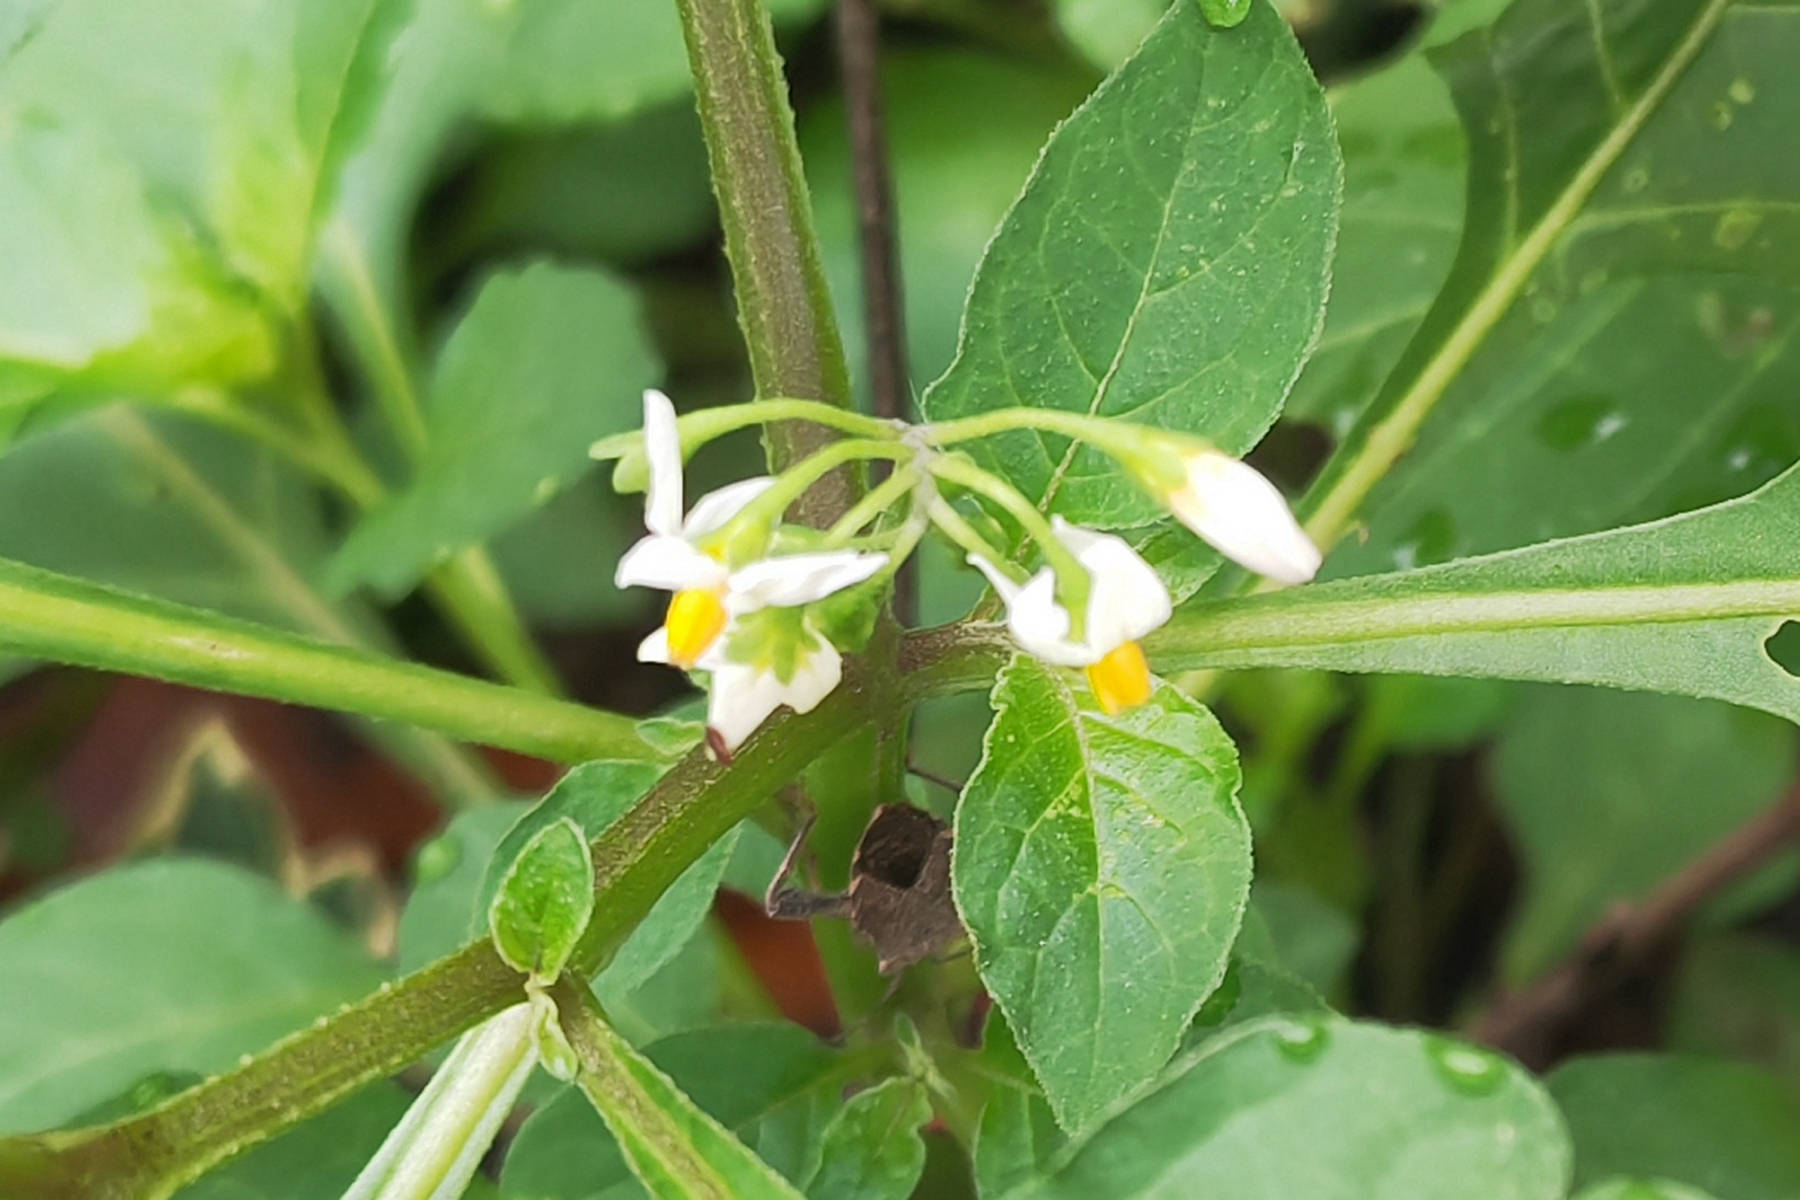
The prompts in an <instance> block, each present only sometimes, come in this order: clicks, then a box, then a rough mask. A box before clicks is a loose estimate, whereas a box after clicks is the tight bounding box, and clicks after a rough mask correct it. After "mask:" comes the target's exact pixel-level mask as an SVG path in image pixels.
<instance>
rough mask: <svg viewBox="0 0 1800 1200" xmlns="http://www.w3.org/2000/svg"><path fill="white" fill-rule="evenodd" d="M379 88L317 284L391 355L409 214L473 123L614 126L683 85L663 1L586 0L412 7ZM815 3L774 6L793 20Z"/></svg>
mask: <svg viewBox="0 0 1800 1200" xmlns="http://www.w3.org/2000/svg"><path fill="white" fill-rule="evenodd" d="M410 7H411V11H410V13H409V20H408V21H407V23H406V25H405V26H404V28H403V29H401V30H400V32H399V34H398V36H397V37H396V38H395V39H394V42H393V53H392V56H391V59H390V60H389V61H388V62H386V63H383V64H382V66H383V67H384V68H385V69H384V70H382V71H381V72H380V74H379V79H378V87H376V88H375V90H374V94H373V95H371V96H370V97H368V98H367V101H366V106H367V111H366V114H365V116H364V119H363V120H362V121H361V122H359V124H358V127H357V128H356V129H355V130H354V136H353V137H351V138H350V139H349V141H348V143H347V145H346V146H345V149H344V162H343V169H342V174H341V179H340V181H339V186H338V188H337V192H336V196H335V203H334V204H333V205H332V207H331V209H330V212H329V215H328V216H327V217H326V219H325V222H324V229H323V234H322V244H321V247H320V260H321V261H320V270H321V276H320V283H321V285H322V287H323V288H324V290H325V292H326V294H327V296H328V297H329V298H330V299H331V301H332V303H333V305H334V306H335V307H336V308H337V310H338V311H339V313H340V314H348V315H349V317H350V319H351V321H352V322H354V323H355V325H356V326H357V329H358V334H357V336H358V337H359V339H371V340H372V343H380V342H381V341H382V340H383V338H384V337H385V338H386V339H387V340H386V344H385V345H382V344H372V345H371V349H372V351H373V352H374V353H376V354H378V355H385V354H390V353H392V352H393V351H394V350H395V347H394V346H393V340H394V339H393V334H392V332H391V331H385V332H384V331H383V330H381V328H380V327H381V326H382V324H383V323H384V322H385V320H386V318H385V316H384V315H383V314H385V313H392V312H395V311H399V309H400V307H401V306H400V300H401V296H402V287H401V274H402V272H401V265H402V259H403V257H404V255H405V251H406V246H407V236H406V235H407V230H408V228H409V225H410V219H411V216H412V212H413V208H414V206H415V204H416V203H417V201H418V199H419V197H420V195H421V194H422V193H423V191H424V190H425V186H426V184H427V183H428V182H429V180H430V177H431V175H432V172H433V171H434V170H435V169H437V168H438V167H439V166H440V165H441V164H442V162H443V161H444V159H445V157H446V151H447V150H448V149H449V148H450V147H451V146H452V145H453V144H454V142H455V138H456V135H457V134H458V132H459V131H460V130H461V129H462V127H463V126H464V125H465V124H466V123H467V122H469V121H470V120H471V119H473V118H479V119H481V120H483V121H498V122H501V123H503V124H507V125H526V126H529V127H541V126H546V125H558V124H568V123H571V122H587V121H613V120H619V119H622V118H624V117H627V116H630V115H633V114H636V113H638V112H641V111H642V110H644V109H647V108H649V107H652V106H655V105H659V104H665V103H668V102H670V101H675V100H679V99H680V98H681V97H682V96H684V95H686V94H687V92H688V89H689V86H690V85H689V82H688V65H687V53H686V49H685V47H684V45H683V42H682V37H681V25H680V21H679V19H678V17H677V14H676V12H675V11H674V9H673V8H671V7H670V6H669V5H665V4H603V5H596V4H593V3H590V2H589V0H534V2H533V3H529V4H493V3H490V2H489V0H412V3H411V6H410ZM821 7H822V4H821V0H777V2H776V3H774V4H771V5H770V9H771V13H772V15H773V16H774V18H775V19H776V20H777V21H778V22H780V23H782V24H784V25H792V24H798V23H799V22H801V21H804V20H806V19H809V18H810V17H812V16H813V15H816V14H817V13H818V11H819V10H820V8H821Z"/></svg>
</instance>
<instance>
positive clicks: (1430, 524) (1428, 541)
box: [1394, 508, 1457, 570]
mask: <svg viewBox="0 0 1800 1200" xmlns="http://www.w3.org/2000/svg"><path fill="white" fill-rule="evenodd" d="M1456 546H1457V537H1456V519H1455V518H1454V517H1452V516H1451V515H1450V510H1449V509H1445V508H1434V509H1431V510H1430V511H1428V512H1424V513H1421V514H1420V515H1419V518H1418V519H1417V520H1416V521H1414V522H1413V523H1412V527H1411V528H1409V529H1408V530H1407V531H1406V537H1405V538H1404V539H1403V540H1402V542H1401V545H1400V548H1399V549H1398V550H1396V551H1395V552H1394V560H1395V562H1396V563H1397V564H1398V565H1399V566H1400V567H1401V569H1403V570H1411V569H1412V568H1413V567H1424V566H1430V565H1431V564H1432V563H1440V562H1446V561H1448V560H1450V559H1452V558H1455V557H1456ZM1402 552H1404V557H1405V561H1404V562H1401V561H1400V560H1401V557H1402Z"/></svg>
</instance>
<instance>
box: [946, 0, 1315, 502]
mask: <svg viewBox="0 0 1800 1200" xmlns="http://www.w3.org/2000/svg"><path fill="white" fill-rule="evenodd" d="M1338 167H1339V164H1338V157H1337V152H1336V146H1335V143H1334V141H1333V139H1332V136H1331V128H1330V117H1329V114H1328V113H1327V112H1326V109H1325V103H1324V97H1323V95H1322V94H1321V93H1320V91H1319V88H1318V85H1317V84H1316V83H1315V82H1314V81H1313V78H1312V75H1311V73H1310V71H1309V70H1308V69H1307V66H1306V63H1305V60H1304V59H1303V58H1302V57H1301V55H1300V52H1299V49H1298V48H1297V47H1296V46H1295V44H1294V40H1293V35H1292V34H1291V33H1290V32H1289V31H1288V30H1287V28H1286V26H1285V25H1284V24H1283V23H1282V21H1281V18H1280V17H1279V16H1278V15H1277V14H1276V13H1275V12H1274V11H1273V10H1272V9H1270V8H1269V7H1268V6H1267V5H1259V6H1257V11H1256V12H1254V13H1252V14H1251V17H1250V19H1249V20H1248V21H1246V22H1245V24H1244V25H1243V26H1242V27H1241V28H1238V29H1235V30H1231V31H1228V32H1221V31H1215V30H1213V29H1212V28H1211V27H1210V26H1209V25H1208V24H1207V22H1206V20H1205V19H1204V18H1203V17H1202V16H1201V14H1200V12H1199V9H1198V7H1197V6H1196V5H1194V4H1191V3H1183V4H1178V5H1176V6H1175V7H1174V8H1172V9H1171V10H1170V13H1169V15H1168V16H1167V17H1165V18H1164V19H1163V21H1162V23H1161V24H1160V25H1158V26H1157V29H1156V31H1155V32H1154V33H1153V34H1152V35H1151V37H1150V38H1149V39H1148V40H1147V41H1146V42H1145V43H1144V45H1143V47H1142V48H1141V49H1140V50H1139V51H1138V53H1137V54H1136V55H1135V56H1134V57H1133V58H1132V59H1131V60H1130V61H1129V62H1128V63H1126V64H1125V65H1124V66H1123V67H1121V68H1120V70H1119V72H1118V73H1117V74H1115V75H1114V76H1113V77H1112V78H1111V79H1109V80H1108V81H1107V82H1106V83H1105V84H1103V85H1102V86H1101V87H1100V89H1099V90H1098V91H1096V92H1095V93H1094V95H1093V97H1092V98H1091V99H1090V100H1089V101H1088V102H1087V103H1086V104H1084V105H1083V106H1082V107H1081V108H1080V109H1078V110H1077V111H1076V113H1075V115H1074V116H1072V117H1071V118H1070V119H1069V120H1068V121H1067V122H1066V123H1065V124H1064V125H1063V126H1062V127H1061V128H1060V129H1058V130H1057V132H1056V134H1055V136H1053V137H1052V138H1051V140H1050V143H1049V144H1048V146H1046V147H1045V151H1044V156H1043V158H1042V159H1041V161H1040V162H1039V164H1038V167H1037V170H1036V171H1035V172H1034V173H1033V175H1032V178H1031V181H1030V182H1029V183H1028V184H1026V187H1025V191H1024V192H1023V194H1022V195H1021V196H1020V198H1019V200H1018V202H1017V203H1016V204H1015V206H1014V207H1013V209H1012V211H1011V212H1010V213H1009V214H1008V216H1007V219H1006V221H1005V222H1004V223H1003V224H1002V225H1001V227H1000V230H999V232H998V233H997V234H996V235H995V238H994V240H993V242H992V243H991V244H990V245H989V247H988V250H987V254H986V256H985V257H984V259H983V260H982V264H981V269H980V271H979V272H978V274H977V275H976V279H975V284H974V288H973V290H972V291H971V292H970V296H969V303H968V306H967V308H966V310H965V312H964V316H963V331H962V340H961V346H960V349H959V351H958V354H957V358H956V361H955V362H954V363H953V364H952V365H951V367H950V369H949V370H948V371H947V372H945V374H944V375H943V377H942V378H940V379H939V380H938V381H937V382H936V383H934V384H933V385H932V386H931V387H930V389H929V390H928V391H927V392H926V393H925V396H924V398H923V400H922V405H923V407H924V410H925V412H926V414H927V415H928V416H929V417H931V418H932V419H941V418H948V417H956V416H963V415H967V414H970V413H976V412H981V411H984V410H987V409H992V408H997V407H1002V406H1007V405H1015V404H1025V405H1032V406H1035V407H1045V408H1057V409H1067V410H1071V411H1077V412H1083V413H1090V412H1091V413H1098V414H1101V415H1105V416H1129V417H1131V418H1132V419H1134V420H1138V421H1144V422H1147V423H1150V424H1154V425H1162V426H1169V427H1174V428H1179V429H1183V430H1186V431H1188V432H1190V433H1195V434H1199V435H1201V436H1204V437H1207V438H1210V439H1212V440H1213V441H1214V442H1216V443H1218V444H1219V445H1220V446H1222V447H1223V448H1225V449H1226V450H1228V451H1231V452H1233V453H1239V452H1242V451H1244V450H1246V449H1248V448H1249V447H1250V446H1251V445H1253V444H1254V443H1255V442H1256V440H1257V439H1258V438H1259V437H1261V436H1262V434H1263V432H1264V431H1265V430H1266V429H1267V428H1268V427H1269V425H1270V424H1271V423H1272V422H1273V421H1274V419H1275V416H1276V414H1277V413H1278V412H1279V411H1280V408H1281V402H1282V400H1283V398H1284V397H1285V396H1286V394H1287V391H1288V388H1289V386H1290V385H1291V384H1292V382H1293V379H1294V377H1295V376H1296V375H1297V374H1298V372H1299V369H1300V364H1301V362H1302V361H1303V360H1304V359H1305V357H1306V354H1307V352H1308V351H1309V350H1310V349H1311V348H1312V344H1313V341H1314V340H1315V338H1316V336H1317V333H1318V327H1319V321H1320V318H1321V313H1322V310H1323V306H1324V299H1325V288H1326V277H1327V267H1328V264H1329V258H1330V249H1331V242H1332V237H1333V234H1334V230H1335V227H1336V210H1337V197H1338V173H1339V171H1338ZM977 450H978V453H979V455H980V457H981V458H982V465H983V466H986V467H988V468H990V469H993V470H995V471H997V472H998V473H1000V474H1001V475H1003V476H1005V477H1006V478H1007V479H1009V480H1010V481H1011V482H1012V483H1013V484H1015V485H1017V486H1018V487H1019V488H1020V489H1022V490H1023V491H1024V492H1025V493H1026V494H1027V495H1028V496H1030V497H1032V498H1033V499H1034V500H1038V501H1040V502H1042V503H1043V504H1044V505H1045V506H1047V507H1049V508H1052V509H1054V510H1055V511H1057V512H1059V513H1061V514H1062V515H1064V516H1066V517H1068V518H1069V519H1070V520H1072V521H1076V522H1079V523H1084V524H1093V525H1100V526H1104V527H1110V528H1120V527H1129V526H1134V525H1143V524H1146V523H1148V522H1150V521H1153V520H1155V519H1157V518H1158V517H1160V516H1161V515H1162V513H1161V510H1160V509H1159V508H1158V506H1157V505H1155V504H1154V503H1153V502H1152V501H1151V500H1150V499H1149V498H1148V497H1146V496H1144V495H1143V494H1142V493H1141V492H1139V491H1138V490H1137V489H1136V488H1135V487H1134V486H1133V485H1132V484H1131V483H1130V482H1128V481H1127V480H1126V479H1125V478H1123V477H1122V476H1121V475H1120V473H1119V472H1118V471H1117V470H1116V469H1115V468H1114V467H1113V466H1112V465H1111V464H1110V461H1109V460H1107V459H1105V458H1104V457H1102V456H1100V455H1098V454H1097V453H1095V452H1093V451H1091V450H1086V449H1078V448H1073V447H1071V446H1070V445H1069V444H1068V443H1067V442H1066V440H1064V439H1061V438H1055V437H1040V436H1038V435H1036V434H1017V435H1008V436H1006V437H1003V438H997V439H992V440H987V441H983V442H982V443H980V444H979V445H978V447H977Z"/></svg>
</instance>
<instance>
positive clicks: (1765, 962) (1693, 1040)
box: [1667, 934, 1800, 1104]
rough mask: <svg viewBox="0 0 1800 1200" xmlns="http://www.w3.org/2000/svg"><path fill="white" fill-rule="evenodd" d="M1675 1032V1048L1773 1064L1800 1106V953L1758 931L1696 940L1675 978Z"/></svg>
mask: <svg viewBox="0 0 1800 1200" xmlns="http://www.w3.org/2000/svg"><path fill="white" fill-rule="evenodd" d="M1667 1035H1668V1045H1669V1047H1670V1048H1671V1049H1674V1050H1681V1051H1687V1052H1692V1053H1698V1054H1710V1055H1719V1056H1726V1057H1730V1058H1737V1059H1742V1060H1745V1061H1749V1062H1755V1063H1759V1064H1761V1065H1763V1066H1765V1067H1767V1068H1768V1069H1769V1070H1770V1071H1772V1072H1773V1073H1774V1074H1775V1075H1776V1076H1777V1077H1778V1078H1779V1079H1780V1080H1781V1083H1782V1085H1783V1087H1785V1088H1786V1090H1787V1093H1788V1096H1789V1097H1790V1098H1791V1099H1792V1100H1794V1101H1795V1103H1796V1104H1800V952H1797V951H1796V950H1795V949H1794V947H1792V946H1790V945H1788V944H1786V943H1784V942H1780V941H1777V940H1775V939H1773V938H1768V937H1761V936H1757V935H1752V934H1715V935H1713V936H1711V937H1703V938H1699V939H1695V940H1691V941H1690V942H1689V944H1688V945H1687V946H1686V947H1685V949H1684V950H1683V952H1682V960H1681V966H1680V970H1679V971H1678V973H1677V975H1676V977H1675V992H1674V996H1673V997H1672V998H1671V999H1670V1001H1669V1007H1668V1030H1667Z"/></svg>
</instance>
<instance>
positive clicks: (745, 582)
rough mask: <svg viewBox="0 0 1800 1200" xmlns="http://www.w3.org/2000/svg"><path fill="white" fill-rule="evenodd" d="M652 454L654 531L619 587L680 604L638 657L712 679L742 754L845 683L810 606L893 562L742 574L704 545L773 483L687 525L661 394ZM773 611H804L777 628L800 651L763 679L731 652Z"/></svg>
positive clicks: (735, 490)
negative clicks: (775, 721) (759, 729)
mask: <svg viewBox="0 0 1800 1200" xmlns="http://www.w3.org/2000/svg"><path fill="white" fill-rule="evenodd" d="M644 448H645V453H646V456H647V458H648V460H649V466H650V477H649V486H648V492H647V495H646V497H645V501H644V524H645V526H646V527H647V528H648V529H649V531H650V532H649V533H648V535H647V536H645V537H643V538H641V539H640V540H639V541H638V543H637V544H636V545H634V546H633V547H632V548H631V549H630V550H628V551H627V552H626V553H625V556H624V557H623V558H621V559H620V560H619V569H618V572H617V575H616V577H615V578H616V581H617V583H618V585H619V586H620V587H633V586H636V587H654V588H662V589H663V590H665V591H669V592H673V593H674V595H673V596H672V597H671V598H670V600H669V610H668V614H667V615H666V616H665V617H664V618H663V623H662V626H661V627H660V628H659V629H657V630H656V631H655V632H654V633H652V634H651V635H650V636H649V637H647V638H645V639H644V641H643V643H642V644H641V645H639V646H638V658H639V659H640V660H642V661H644V662H659V663H668V664H670V665H671V666H676V667H680V668H681V669H683V670H692V669H694V668H696V667H697V668H700V669H703V670H709V671H712V672H713V686H712V712H713V715H714V718H716V719H714V720H713V721H712V724H713V725H714V726H715V727H716V728H717V730H718V732H719V735H720V737H721V738H722V740H723V741H724V743H725V746H724V748H725V749H727V750H730V749H735V748H736V746H737V745H738V743H740V742H742V741H743V739H744V738H745V737H748V736H749V734H750V733H751V731H752V730H754V729H755V728H756V726H757V725H760V724H761V723H762V721H763V719H764V718H766V717H767V716H768V715H769V714H770V713H771V712H773V711H774V710H775V708H776V707H777V706H779V705H781V704H787V705H788V706H790V707H791V708H793V709H795V710H796V711H798V712H806V711H808V710H809V709H811V708H812V707H813V706H814V705H816V704H817V703H818V702H819V701H820V700H821V699H823V698H824V697H825V696H826V694H828V693H829V692H830V691H831V689H832V688H834V687H836V686H837V682H838V679H839V677H840V675H841V674H842V669H841V663H840V661H839V659H838V653H837V650H836V648H835V647H833V646H832V645H831V644H830V642H828V641H826V640H825V639H824V638H823V637H822V636H820V635H818V634H817V633H816V632H814V631H813V630H812V628H811V626H810V625H809V624H808V623H807V621H806V618H805V614H804V612H803V610H804V607H805V606H806V605H808V604H813V603H816V602H817V601H820V600H823V599H825V597H827V596H830V595H832V594H834V593H836V592H839V591H842V590H843V589H845V588H848V587H853V586H855V585H856V584H859V583H862V582H863V581H864V580H867V579H869V578H870V577H872V576H873V575H875V574H876V573H877V572H879V571H880V570H881V569H882V568H883V567H885V566H886V565H887V562H888V556H887V555H886V554H868V553H861V552H858V551H854V550H826V551H817V552H810V553H804V554H789V555H784V556H781V557H776V558H763V559H758V560H757V561H755V562H751V563H747V564H745V565H743V566H740V567H738V568H736V569H732V568H731V567H728V566H727V565H726V564H725V563H724V562H722V561H721V560H720V559H718V558H715V557H714V556H713V555H712V554H709V553H707V552H706V551H704V550H702V549H700V543H701V542H702V540H703V539H705V538H706V537H707V535H709V534H712V533H716V532H717V531H718V530H720V529H723V528H724V527H725V526H726V525H727V524H728V523H729V522H730V521H731V519H732V518H733V517H735V516H737V514H738V513H739V512H741V511H742V510H743V509H744V507H745V506H746V505H748V504H749V503H750V502H751V501H752V500H754V499H756V497H758V496H760V495H761V494H762V493H763V492H764V491H765V490H767V488H768V487H769V485H770V483H771V482H772V481H771V480H769V479H768V478H757V479H746V480H744V481H742V482H740V483H734V484H731V485H730V486H728V487H723V488H720V489H719V490H718V491H716V492H711V493H709V494H708V495H706V496H703V497H701V499H700V500H699V501H698V502H697V503H696V504H695V505H694V507H693V509H692V510H691V511H690V512H689V513H688V514H687V517H686V518H685V519H683V517H682V515H681V498H682V497H681V492H682V478H681V475H682V472H681V442H680V438H679V435H678V434H677V432H676V427H675V409H674V406H673V405H671V404H670V403H669V398H668V397H667V396H665V395H663V394H662V393H661V392H657V391H648V392H645V393H644ZM766 609H792V610H794V612H793V614H792V618H791V620H787V621H785V622H779V621H776V622H771V623H770V624H771V627H773V626H774V625H778V624H791V625H792V626H793V636H792V638H790V640H791V641H793V642H794V643H795V644H794V646H792V647H790V648H789V649H788V650H787V651H786V652H785V653H784V655H783V657H782V662H783V667H784V669H783V670H782V671H780V672H770V671H762V672H758V671H757V670H755V669H754V666H753V665H752V666H746V665H745V664H743V663H740V662H738V661H736V660H734V659H733V658H732V657H731V656H730V655H729V654H727V653H726V646H727V645H728V643H730V642H731V641H733V640H734V639H733V631H737V632H740V633H741V631H742V630H741V627H743V626H745V625H746V623H747V621H748V619H749V618H750V617H751V616H752V614H756V613H759V612H761V611H763V610H766ZM736 640H738V641H740V642H741V641H744V640H745V639H744V638H742V637H738V638H737V639H736ZM788 668H792V669H788ZM751 714H754V719H750V717H751Z"/></svg>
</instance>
